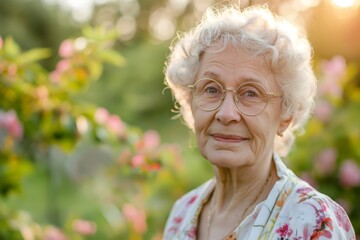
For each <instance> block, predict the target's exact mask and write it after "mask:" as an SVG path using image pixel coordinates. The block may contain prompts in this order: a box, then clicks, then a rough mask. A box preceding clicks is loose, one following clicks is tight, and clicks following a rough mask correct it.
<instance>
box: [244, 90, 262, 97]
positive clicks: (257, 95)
mask: <svg viewBox="0 0 360 240" xmlns="http://www.w3.org/2000/svg"><path fill="white" fill-rule="evenodd" d="M243 96H244V97H259V94H257V93H256V92H255V91H246V92H245V93H244V94H243Z"/></svg>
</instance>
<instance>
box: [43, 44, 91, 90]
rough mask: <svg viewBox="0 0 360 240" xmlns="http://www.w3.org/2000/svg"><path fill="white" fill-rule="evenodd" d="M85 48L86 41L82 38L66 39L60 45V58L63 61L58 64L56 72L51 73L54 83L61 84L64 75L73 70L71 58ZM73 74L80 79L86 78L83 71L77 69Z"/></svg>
mask: <svg viewBox="0 0 360 240" xmlns="http://www.w3.org/2000/svg"><path fill="white" fill-rule="evenodd" d="M79 43H80V44H79ZM85 46H86V40H85V39H82V38H80V39H76V40H72V39H66V40H64V41H63V42H62V43H61V44H60V47H59V56H60V57H61V58H62V59H61V60H60V61H59V62H58V63H57V65H56V68H55V70H54V71H52V72H51V73H50V79H51V81H52V82H53V83H56V84H57V83H59V82H60V80H61V76H62V75H64V74H66V73H68V72H69V71H71V70H73V69H72V65H73V63H72V61H73V60H72V59H71V58H72V57H74V55H75V53H76V52H79V51H81V50H83V49H84V48H85ZM73 73H74V74H75V76H76V77H79V78H84V77H85V76H86V73H85V72H84V70H83V69H77V70H76V71H75V72H73Z"/></svg>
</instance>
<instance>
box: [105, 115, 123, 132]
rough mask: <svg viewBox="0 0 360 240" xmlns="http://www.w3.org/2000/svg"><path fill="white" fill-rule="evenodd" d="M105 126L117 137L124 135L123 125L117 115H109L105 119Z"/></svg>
mask: <svg viewBox="0 0 360 240" xmlns="http://www.w3.org/2000/svg"><path fill="white" fill-rule="evenodd" d="M107 127H108V128H109V131H110V132H112V133H114V134H115V135H116V136H118V137H122V136H124V135H125V125H124V123H123V122H122V121H121V119H120V117H119V116H116V115H111V116H110V117H109V118H108V119H107Z"/></svg>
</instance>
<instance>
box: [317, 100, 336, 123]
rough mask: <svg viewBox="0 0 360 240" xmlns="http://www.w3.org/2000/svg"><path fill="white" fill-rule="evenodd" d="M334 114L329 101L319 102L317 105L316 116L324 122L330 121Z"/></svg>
mask: <svg viewBox="0 0 360 240" xmlns="http://www.w3.org/2000/svg"><path fill="white" fill-rule="evenodd" d="M332 112H333V107H332V105H331V104H330V103H329V102H327V101H319V102H318V103H317V104H316V105H315V109H314V116H315V117H316V118H317V119H319V120H320V121H322V122H327V121H329V119H330V117H331V114H332Z"/></svg>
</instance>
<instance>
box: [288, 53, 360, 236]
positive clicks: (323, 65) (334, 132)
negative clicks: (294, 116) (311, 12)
mask: <svg viewBox="0 0 360 240" xmlns="http://www.w3.org/2000/svg"><path fill="white" fill-rule="evenodd" d="M318 70H319V78H320V80H319V87H318V99H317V101H316V106H315V109H314V117H313V118H312V119H311V120H310V121H309V123H308V126H307V129H306V131H305V133H304V134H303V135H301V136H299V137H298V139H297V143H296V145H295V148H294V150H293V151H292V153H291V156H290V157H289V159H291V162H290V164H291V166H292V168H293V169H294V170H295V171H296V172H298V174H299V175H300V176H301V177H302V178H304V179H305V180H307V181H308V182H309V183H310V184H311V185H313V186H315V187H316V188H318V189H319V190H320V191H322V192H324V193H325V194H327V195H329V196H331V197H332V198H333V199H335V200H336V201H337V202H339V203H340V205H342V206H343V208H344V209H345V210H346V211H347V213H348V214H349V217H350V219H351V221H352V224H353V225H354V228H355V231H356V232H357V234H359V231H360V205H359V204H358V196H360V167H359V166H360V151H359V145H360V125H359V120H358V119H360V98H359V96H360V87H359V86H360V84H359V79H356V76H358V74H359V72H358V69H357V68H356V67H355V65H352V64H347V63H346V61H345V59H344V58H342V57H341V56H335V57H333V58H332V59H330V60H324V61H321V62H320V63H319V64H318Z"/></svg>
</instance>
